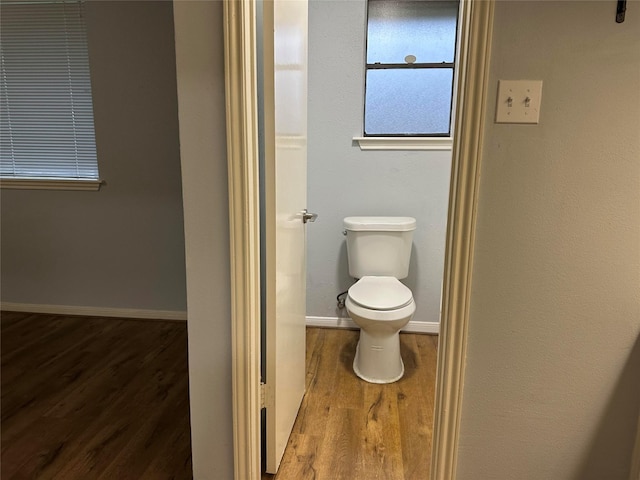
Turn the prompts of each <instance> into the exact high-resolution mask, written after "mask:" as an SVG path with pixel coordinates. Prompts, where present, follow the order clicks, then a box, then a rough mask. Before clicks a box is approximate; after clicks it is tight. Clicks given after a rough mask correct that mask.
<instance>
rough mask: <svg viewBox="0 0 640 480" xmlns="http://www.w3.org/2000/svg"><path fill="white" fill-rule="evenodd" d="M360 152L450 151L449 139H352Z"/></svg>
mask: <svg viewBox="0 0 640 480" xmlns="http://www.w3.org/2000/svg"><path fill="white" fill-rule="evenodd" d="M353 141H354V142H358V144H359V145H360V150H445V151H446V150H451V149H452V148H453V139H452V138H451V137H353Z"/></svg>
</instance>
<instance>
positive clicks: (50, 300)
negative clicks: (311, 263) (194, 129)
mask: <svg viewBox="0 0 640 480" xmlns="http://www.w3.org/2000/svg"><path fill="white" fill-rule="evenodd" d="M86 15H87V29H88V39H89V55H90V62H91V72H92V88H93V96H94V112H95V128H96V143H97V149H98V163H99V169H100V176H101V178H102V179H104V180H106V182H107V185H106V186H104V187H103V188H102V189H101V191H99V192H73V191H36V190H2V199H1V200H2V225H1V226H2V238H1V240H2V301H3V302H15V303H26V304H45V305H65V306H91V307H110V308H134V309H151V310H170V311H184V310H185V309H186V298H185V295H186V294H185V267H184V264H185V259H184V233H183V216H182V198H181V195H182V192H181V184H180V156H179V155H180V154H179V145H178V118H177V102H176V80H175V54H174V39H173V17H172V4H171V2H163V1H158V2H156V1H144V2H132V1H127V2H111V1H104V2H101V1H100V2H98V1H91V2H88V4H87V8H86Z"/></svg>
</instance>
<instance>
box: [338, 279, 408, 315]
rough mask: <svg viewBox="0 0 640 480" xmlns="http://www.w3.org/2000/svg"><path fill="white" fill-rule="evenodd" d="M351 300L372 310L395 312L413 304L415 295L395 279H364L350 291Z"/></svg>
mask: <svg viewBox="0 0 640 480" xmlns="http://www.w3.org/2000/svg"><path fill="white" fill-rule="evenodd" d="M349 298H351V300H353V301H354V302H356V303H357V304H359V305H361V306H363V307H365V308H369V309H372V310H395V309H396V308H400V307H404V306H405V305H407V304H408V303H409V302H411V300H412V299H413V295H412V293H411V290H409V289H408V288H407V287H406V286H405V285H403V284H402V283H401V282H400V280H398V279H397V278H395V277H362V278H361V279H360V280H358V281H357V282H356V283H355V284H354V285H353V286H352V287H351V288H350V289H349Z"/></svg>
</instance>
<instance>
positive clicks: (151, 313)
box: [0, 302, 187, 320]
mask: <svg viewBox="0 0 640 480" xmlns="http://www.w3.org/2000/svg"><path fill="white" fill-rule="evenodd" d="M0 309H2V310H6V311H11V312H28V313H50V314H56V315H83V316H87V317H118V318H143V319H149V320H186V319H187V312H186V311H181V310H146V309H137V308H108V307H79V306H73V305H40V304H33V303H10V302H2V303H0Z"/></svg>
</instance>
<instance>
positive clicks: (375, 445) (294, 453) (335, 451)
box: [262, 328, 438, 480]
mask: <svg viewBox="0 0 640 480" xmlns="http://www.w3.org/2000/svg"><path fill="white" fill-rule="evenodd" d="M357 341H358V332H357V331H351V330H330V329H320V328H307V359H306V363H307V393H306V395H305V397H304V399H303V401H302V405H301V407H300V411H299V413H298V417H297V419H296V423H295V425H294V427H293V432H292V434H291V437H290V438H289V443H288V445H287V448H286V450H285V454H284V457H283V460H282V463H281V465H280V469H279V470H278V473H277V475H275V476H274V475H268V474H263V477H262V478H263V479H264V480H267V479H273V480H304V479H314V480H339V479H344V480H376V479H379V480H414V479H415V480H418V479H419V480H425V479H427V478H428V476H429V467H430V462H431V437H432V425H433V401H434V387H435V375H436V359H437V345H438V337H437V336H431V335H416V334H401V335H400V341H401V349H402V358H403V360H404V365H405V375H404V377H403V378H402V379H401V380H400V381H398V382H396V383H392V384H387V385H375V384H370V383H367V382H364V381H362V380H360V379H359V378H357V377H356V376H355V374H354V373H353V369H352V363H353V357H354V355H355V348H356V344H357Z"/></svg>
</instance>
